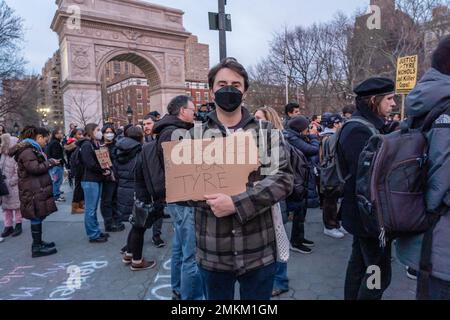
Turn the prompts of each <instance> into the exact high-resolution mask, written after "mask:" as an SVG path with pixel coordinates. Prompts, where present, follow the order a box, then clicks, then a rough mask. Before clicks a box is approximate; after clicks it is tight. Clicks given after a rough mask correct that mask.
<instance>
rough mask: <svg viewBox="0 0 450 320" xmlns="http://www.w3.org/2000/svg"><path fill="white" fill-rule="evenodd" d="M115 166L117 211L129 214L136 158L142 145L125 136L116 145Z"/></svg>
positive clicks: (123, 215)
mask: <svg viewBox="0 0 450 320" xmlns="http://www.w3.org/2000/svg"><path fill="white" fill-rule="evenodd" d="M116 148H117V149H116V151H115V154H116V159H115V162H116V166H117V177H116V179H117V180H118V181H119V183H118V189H117V211H118V213H119V215H120V216H122V217H127V216H129V215H130V214H131V211H132V209H133V204H134V184H135V178H134V177H135V171H136V164H137V158H138V156H139V153H140V152H141V150H142V145H141V144H140V143H139V142H137V141H136V140H133V139H131V138H128V137H125V138H123V139H121V140H120V141H119V142H118V143H117V145H116Z"/></svg>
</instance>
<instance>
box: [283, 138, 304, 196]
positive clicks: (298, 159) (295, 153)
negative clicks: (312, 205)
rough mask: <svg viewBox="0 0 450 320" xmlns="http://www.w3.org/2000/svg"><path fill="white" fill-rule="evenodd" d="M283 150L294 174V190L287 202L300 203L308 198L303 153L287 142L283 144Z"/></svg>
mask: <svg viewBox="0 0 450 320" xmlns="http://www.w3.org/2000/svg"><path fill="white" fill-rule="evenodd" d="M285 148H286V151H287V154H288V155H289V158H290V162H291V166H292V170H293V173H294V189H293V191H292V193H291V194H290V195H289V197H288V198H287V199H286V200H287V201H288V202H301V201H304V200H305V199H306V198H307V196H308V180H309V179H308V178H309V166H308V160H307V159H306V157H305V155H304V154H303V152H301V151H300V150H298V149H297V148H295V147H294V146H292V145H291V144H290V143H289V142H287V141H286V142H285Z"/></svg>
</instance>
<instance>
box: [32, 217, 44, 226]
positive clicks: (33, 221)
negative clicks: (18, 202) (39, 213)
mask: <svg viewBox="0 0 450 320" xmlns="http://www.w3.org/2000/svg"><path fill="white" fill-rule="evenodd" d="M44 220H45V218H34V219H30V223H31V225H34V226H35V225H39V224H42V222H43V221H44Z"/></svg>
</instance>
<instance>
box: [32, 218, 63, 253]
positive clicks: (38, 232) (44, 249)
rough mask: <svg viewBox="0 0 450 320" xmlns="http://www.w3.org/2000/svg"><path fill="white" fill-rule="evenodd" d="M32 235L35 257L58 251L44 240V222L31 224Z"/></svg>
mask: <svg viewBox="0 0 450 320" xmlns="http://www.w3.org/2000/svg"><path fill="white" fill-rule="evenodd" d="M31 236H32V237H33V245H32V246H31V256H32V257H33V258H37V257H45V256H49V255H52V254H55V253H56V252H57V251H56V248H54V247H48V246H46V244H45V243H44V242H43V241H42V224H32V225H31ZM47 245H48V244H47Z"/></svg>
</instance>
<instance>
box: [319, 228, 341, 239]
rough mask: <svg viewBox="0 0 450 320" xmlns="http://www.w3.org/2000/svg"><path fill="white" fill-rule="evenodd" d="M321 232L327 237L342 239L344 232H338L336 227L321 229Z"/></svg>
mask: <svg viewBox="0 0 450 320" xmlns="http://www.w3.org/2000/svg"><path fill="white" fill-rule="evenodd" d="M323 233H324V234H325V235H327V236H329V237H332V238H335V239H342V238H343V237H344V234H343V233H342V232H340V231H339V230H338V229H327V228H324V229H323Z"/></svg>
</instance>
